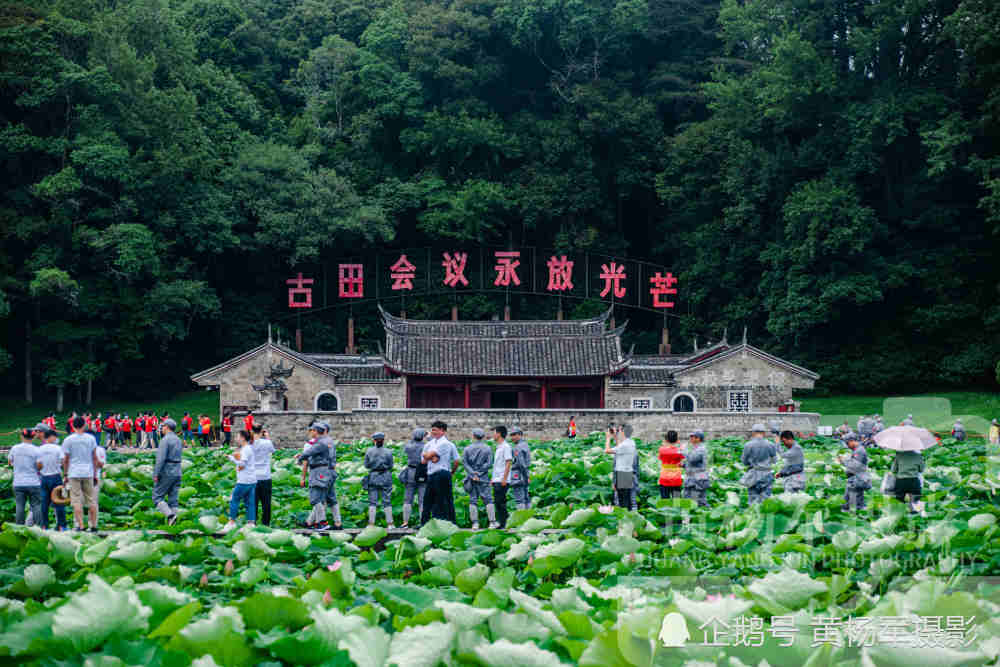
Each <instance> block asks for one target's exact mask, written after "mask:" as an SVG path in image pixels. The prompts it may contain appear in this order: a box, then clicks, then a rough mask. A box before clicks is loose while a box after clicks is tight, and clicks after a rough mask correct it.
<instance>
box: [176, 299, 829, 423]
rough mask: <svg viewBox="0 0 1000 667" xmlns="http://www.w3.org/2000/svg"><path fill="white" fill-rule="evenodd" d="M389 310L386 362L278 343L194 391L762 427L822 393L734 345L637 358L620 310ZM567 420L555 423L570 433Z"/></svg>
mask: <svg viewBox="0 0 1000 667" xmlns="http://www.w3.org/2000/svg"><path fill="white" fill-rule="evenodd" d="M379 311H380V315H381V321H382V325H383V328H384V332H385V344H384V347H382V346H380V348H381V350H382V352H381V354H379V355H370V356H367V355H358V354H350V355H348V354H305V353H301V352H296V351H294V350H292V349H291V348H289V347H287V346H284V345H280V344H278V343H275V342H273V341H268V342H266V343H264V344H263V345H261V346H259V347H257V348H254V349H253V350H250V351H248V352H246V353H245V354H242V355H240V356H238V357H235V358H233V359H230V360H228V361H226V362H223V363H222V364H219V365H218V366H215V367H213V368H210V369H207V370H205V371H202V372H201V373H198V374H196V375H194V376H192V380H193V381H194V382H196V383H197V384H199V385H202V386H218V387H219V394H220V408H221V409H222V411H223V412H240V411H245V410H247V409H253V410H261V409H263V410H265V411H267V412H270V413H272V414H273V413H278V412H289V413H308V414H313V413H319V412H322V413H339V414H342V415H358V413H369V412H372V411H380V412H385V411H391V410H396V411H398V410H409V411H414V410H416V411H421V410H434V411H438V412H442V411H446V412H451V411H466V412H477V411H479V412H481V411H484V410H488V411H491V412H493V411H508V412H520V411H539V412H557V413H559V412H568V411H572V412H580V413H581V414H586V413H590V412H591V411H595V412H600V411H624V412H628V413H643V412H649V413H659V414H667V415H682V414H691V415H692V416H696V415H697V416H699V417H700V416H704V417H705V418H707V417H708V416H709V415H710V414H729V415H741V416H749V415H756V416H757V418H760V415H763V414H766V413H771V412H773V413H778V412H782V413H786V414H787V412H786V411H788V410H789V409H790V406H791V404H792V392H793V391H794V390H795V389H805V388H812V387H813V384H814V382H815V380H816V379H817V378H818V376H817V375H816V374H815V373H813V372H812V371H809V370H807V369H805V368H802V367H800V366H797V365H795V364H792V363H790V362H787V361H784V360H782V359H779V358H777V357H775V356H773V355H770V354H768V353H766V352H764V351H763V350H760V349H758V348H756V347H753V346H752V345H749V344H748V343H747V342H746V341H743V342H741V343H739V344H733V345H731V344H730V343H729V342H728V341H726V340H723V341H720V342H718V343H716V344H713V345H709V346H707V347H705V348H702V349H698V350H694V351H692V353H690V354H662V355H641V356H640V355H633V354H631V353H626V352H624V351H623V350H622V343H621V334H622V331H623V330H624V328H625V326H620V327H617V328H611V327H610V326H609V322H608V320H609V316H610V310H609V311H608V312H606V313H605V314H603V315H601V316H600V317H595V318H591V319H586V320H553V321H486V322H474V321H418V320H412V319H404V318H400V317H396V316H393V315H391V314H389V313H388V312H386V311H385V310H383V309H381V308H380V309H379ZM278 385H280V386H278ZM279 401H280V403H281V404H280V405H279V404H278V403H279ZM566 416H567V415H560V416H557V417H554V419H555V420H556V421H558V422H560V423H561V422H562V421H565V419H566ZM345 419H346V417H345ZM354 419H355V420H356V417H355V418H354ZM601 419H603V417H601ZM703 428H709V426H703Z"/></svg>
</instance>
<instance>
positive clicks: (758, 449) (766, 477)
mask: <svg viewBox="0 0 1000 667" xmlns="http://www.w3.org/2000/svg"><path fill="white" fill-rule="evenodd" d="M777 458H778V450H777V448H776V447H775V446H774V443H773V442H771V441H770V440H767V439H765V438H764V425H763V424H761V423H757V424H754V425H753V427H752V431H751V438H750V440H748V441H747V443H746V444H745V445H743V455H742V456H740V462H741V463H742V464H743V465H744V466H746V468H747V471H746V472H745V473H744V474H743V478H742V479H741V480H740V481H741V483H742V484H743V486H745V487H747V496H748V497H749V501H750V504H751V505H754V504H756V503H760V502H764V499H765V498H770V497H771V485H772V484H774V471H773V469H772V468H773V466H774V462H775V460H776V459H777Z"/></svg>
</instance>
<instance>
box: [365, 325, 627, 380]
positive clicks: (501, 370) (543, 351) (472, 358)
mask: <svg viewBox="0 0 1000 667" xmlns="http://www.w3.org/2000/svg"><path fill="white" fill-rule="evenodd" d="M382 317H383V323H384V325H385V333H386V348H387V349H386V360H387V361H388V363H389V366H390V367H392V368H393V369H395V370H397V371H398V372H400V373H404V374H410V375H414V374H419V375H465V376H509V377H511V376H512V377H542V376H545V377H562V376H601V375H610V374H613V373H616V372H618V371H620V370H621V369H622V368H624V367H625V366H626V365H627V364H628V358H627V357H626V356H624V355H623V354H622V351H621V331H622V329H623V328H624V327H619V328H618V329H615V330H613V331H606V330H605V329H604V321H605V319H606V318H604V317H602V318H595V319H593V320H582V321H581V320H576V321H574V320H563V321H541V322H525V321H516V322H509V321H508V322H418V321H415V320H402V319H400V318H397V317H393V316H392V315H389V314H388V313H386V312H385V311H382Z"/></svg>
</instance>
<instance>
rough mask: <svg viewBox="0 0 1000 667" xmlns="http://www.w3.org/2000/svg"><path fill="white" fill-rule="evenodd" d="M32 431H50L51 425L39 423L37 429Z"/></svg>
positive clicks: (36, 425)
mask: <svg viewBox="0 0 1000 667" xmlns="http://www.w3.org/2000/svg"><path fill="white" fill-rule="evenodd" d="M31 430H32V431H48V430H50V429H49V425H48V424H43V423H42V422H38V423H37V424H35V428H33V429H31Z"/></svg>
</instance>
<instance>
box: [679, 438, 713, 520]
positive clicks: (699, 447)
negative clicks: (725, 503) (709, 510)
mask: <svg viewBox="0 0 1000 667" xmlns="http://www.w3.org/2000/svg"><path fill="white" fill-rule="evenodd" d="M683 456H684V485H683V487H682V488H683V489H684V490H683V494H684V497H685V498H690V499H691V500H693V501H695V502H697V503H698V506H699V507H708V487H709V484H710V483H711V482H710V480H709V478H708V450H706V449H705V434H704V433H703V432H702V431H695V432H693V433H691V435H690V436H688V446H687V448H686V449H685V450H684V452H683Z"/></svg>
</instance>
